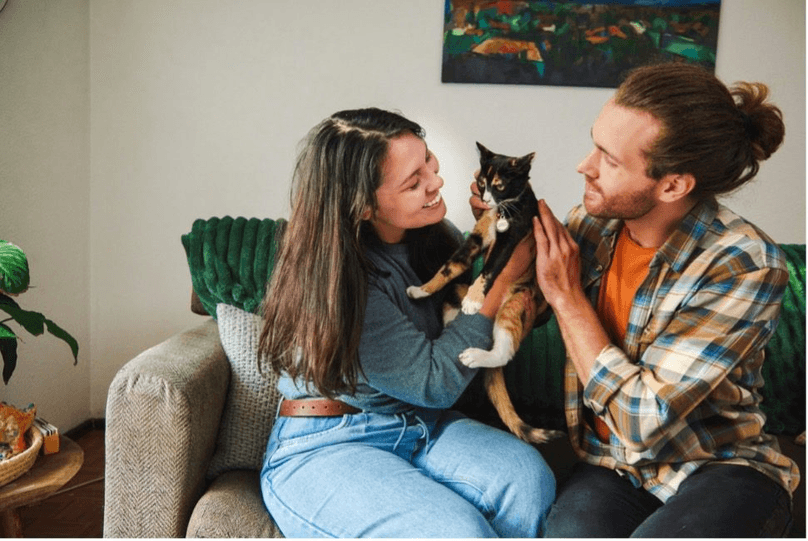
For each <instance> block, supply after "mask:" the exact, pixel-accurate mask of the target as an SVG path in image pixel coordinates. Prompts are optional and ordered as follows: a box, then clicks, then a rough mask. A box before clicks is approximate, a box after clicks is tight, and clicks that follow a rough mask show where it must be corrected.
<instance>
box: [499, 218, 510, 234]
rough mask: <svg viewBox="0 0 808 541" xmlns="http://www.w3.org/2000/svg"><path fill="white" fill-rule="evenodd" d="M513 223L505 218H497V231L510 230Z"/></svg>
mask: <svg viewBox="0 0 808 541" xmlns="http://www.w3.org/2000/svg"><path fill="white" fill-rule="evenodd" d="M510 226H511V224H510V223H509V222H508V220H506V219H505V218H500V219H498V220H497V231H499V232H500V233H504V232H505V231H507V230H508V228H509V227H510Z"/></svg>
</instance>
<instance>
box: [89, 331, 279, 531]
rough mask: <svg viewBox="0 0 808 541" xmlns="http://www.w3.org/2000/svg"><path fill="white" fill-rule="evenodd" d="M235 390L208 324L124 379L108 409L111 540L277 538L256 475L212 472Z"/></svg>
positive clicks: (149, 356) (145, 357)
mask: <svg viewBox="0 0 808 541" xmlns="http://www.w3.org/2000/svg"><path fill="white" fill-rule="evenodd" d="M231 384H232V381H231V367H230V364H229V362H228V358H227V356H226V355H225V352H224V350H223V349H222V344H221V343H220V338H219V331H218V330H217V325H216V322H215V321H213V320H212V319H208V320H207V321H205V322H204V323H202V324H201V325H199V326H197V327H194V328H192V329H189V330H187V331H185V332H182V333H180V334H177V335H175V336H173V337H171V338H169V339H168V340H166V341H165V342H163V343H161V344H159V345H157V346H155V347H153V348H151V349H149V350H147V351H144V352H143V353H141V354H140V355H138V356H137V357H136V358H134V359H132V360H131V361H130V362H129V363H127V364H126V365H125V366H124V367H123V368H122V369H121V370H120V372H119V373H118V374H117V376H116V377H115V379H114V381H113V383H112V385H111V386H110V391H109V395H108V400H107V426H106V485H105V494H104V536H105V537H183V536H188V537H280V532H279V531H278V529H277V527H276V526H275V524H274V522H273V521H272V519H271V518H270V516H269V514H268V513H267V511H266V509H265V508H264V504H263V501H262V499H261V493H260V489H259V483H258V471H256V469H254V468H253V469H249V468H247V469H243V468H235V469H228V470H227V471H222V472H221V473H220V474H218V475H216V473H217V472H215V471H213V469H212V468H211V466H213V468H216V463H215V462H216V460H215V459H216V458H217V456H219V453H220V451H221V444H219V445H217V437H218V436H219V435H220V432H221V430H220V428H221V425H222V421H223V420H224V416H225V411H224V410H225V403H226V398H227V397H228V387H229V386H230V385H231ZM272 392H273V393H274V392H276V391H275V390H274V386H273V388H272ZM274 401H275V404H277V398H275V400H274ZM269 407H270V408H271V407H272V405H271V404H270V405H269ZM267 424H269V423H267ZM265 431H266V430H264V431H263V432H265ZM259 437H260V435H259ZM258 447H259V448H258V449H257V451H258V453H259V457H260V453H261V452H262V451H263V450H262V448H261V446H260V445H259V446H258ZM253 451H256V449H254V450H253ZM259 460H260V458H259ZM219 468H221V467H219ZM245 468H246V466H245Z"/></svg>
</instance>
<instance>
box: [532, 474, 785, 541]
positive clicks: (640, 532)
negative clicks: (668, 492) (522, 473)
mask: <svg viewBox="0 0 808 541" xmlns="http://www.w3.org/2000/svg"><path fill="white" fill-rule="evenodd" d="M790 529H791V497H790V495H789V494H788V492H787V491H786V490H785V489H784V488H782V487H781V486H780V485H779V484H777V483H776V482H775V481H773V480H772V479H770V478H769V477H767V476H765V475H764V474H762V473H760V472H758V471H756V470H754V469H752V468H750V467H747V466H736V465H729V464H727V465H721V464H715V465H708V466H704V467H702V468H701V469H699V470H698V471H696V473H694V474H693V475H691V476H690V477H688V478H687V479H686V480H685V481H684V482H683V483H682V484H681V485H680V487H679V492H678V493H677V494H676V495H675V496H672V497H671V498H669V499H668V501H667V502H666V503H664V504H663V503H662V502H661V501H660V500H658V499H657V498H656V497H655V496H653V495H652V494H650V493H648V492H646V491H645V490H644V489H641V488H634V486H633V485H632V484H631V482H630V481H628V480H627V479H624V478H622V477H620V476H619V475H618V474H617V473H616V472H614V471H612V470H609V469H607V468H602V467H599V466H592V465H590V464H584V463H579V464H576V466H575V468H574V470H573V472H572V475H571V477H570V479H569V480H568V481H567V482H566V483H564V484H563V485H562V486H561V488H560V489H559V491H558V497H557V498H556V501H555V503H554V504H553V507H552V509H551V510H550V515H549V516H548V517H547V522H546V525H545V529H544V535H545V536H546V537H783V536H785V535H787V534H788V532H789V530H790Z"/></svg>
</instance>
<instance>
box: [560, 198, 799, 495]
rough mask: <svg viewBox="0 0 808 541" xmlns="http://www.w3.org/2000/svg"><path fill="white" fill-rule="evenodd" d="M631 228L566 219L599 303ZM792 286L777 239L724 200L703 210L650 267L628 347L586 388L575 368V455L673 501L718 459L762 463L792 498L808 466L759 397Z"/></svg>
mask: <svg viewBox="0 0 808 541" xmlns="http://www.w3.org/2000/svg"><path fill="white" fill-rule="evenodd" d="M621 227H622V222H621V221H619V220H599V219H595V218H593V217H591V216H588V215H587V214H586V211H585V210H584V209H583V208H582V207H580V206H579V207H576V208H574V209H573V210H572V211H571V212H570V214H569V215H568V216H567V228H568V229H569V231H570V233H571V234H572V236H573V238H574V239H575V240H576V242H577V243H578V245H579V247H580V254H581V278H582V280H583V285H584V288H585V290H586V292H587V295H588V296H589V299H590V302H592V303H593V306H594V305H595V304H596V303H597V299H598V291H599V288H600V284H601V279H602V277H603V275H604V274H605V272H606V270H607V269H608V266H609V262H610V259H611V255H612V253H613V250H614V245H615V243H616V241H617V235H618V233H619V231H620V229H621ZM787 282H788V270H787V267H786V264H785V260H784V257H783V255H782V253H781V252H780V249H779V248H778V247H777V245H776V244H775V243H774V242H773V241H772V240H771V239H769V237H767V236H766V235H765V234H764V233H762V232H761V231H760V230H758V229H757V228H755V227H754V226H753V225H751V224H750V223H748V222H746V221H744V220H743V219H742V218H740V217H739V216H737V215H736V214H734V213H733V212H732V211H730V210H729V209H727V208H726V207H724V206H722V205H719V204H718V203H716V202H715V201H711V202H704V203H699V204H698V205H696V207H695V208H694V209H693V210H692V211H691V212H690V213H689V214H688V216H687V217H686V218H685V219H684V220H683V222H682V223H681V224H680V226H679V228H678V230H677V231H676V232H675V233H674V234H673V235H672V236H671V237H670V238H669V239H668V241H667V242H666V243H665V244H664V245H663V246H662V247H660V249H659V250H658V251H657V253H656V255H655V256H654V258H653V260H652V261H651V266H650V270H649V273H648V276H647V277H646V279H645V281H644V282H643V283H642V284H641V285H640V287H639V289H638V291H637V294H636V296H635V298H634V304H633V306H632V308H631V312H630V315H629V323H628V329H627V331H626V338H625V342H624V343H623V344H622V345H621V346H620V347H618V346H616V345H609V346H607V347H606V348H604V349H603V350H602V351H601V352H600V354H599V355H598V357H597V359H596V362H595V366H594V368H593V369H592V371H591V373H590V376H589V381H587V382H586V384H585V385H583V384H581V383H580V381H579V379H578V376H577V373H576V371H575V368H574V367H573V366H572V362H571V361H569V359H568V360H567V363H566V368H565V371H566V373H565V382H564V388H565V411H566V417H567V424H568V427H569V432H570V439H571V441H572V446H573V448H574V449H575V451H576V453H577V454H578V455H579V456H580V457H581V458H582V459H583V460H585V461H587V462H589V463H591V464H596V465H600V466H604V467H607V468H611V469H615V470H617V471H618V472H619V473H620V474H621V475H623V476H624V477H627V478H628V479H630V480H631V482H632V483H633V484H634V485H635V486H638V487H639V486H642V487H643V488H645V489H646V490H647V491H649V492H650V493H652V494H654V495H655V496H656V497H658V498H659V499H660V500H662V501H663V502H664V501H666V500H667V499H668V498H669V497H670V496H672V495H674V494H675V493H676V491H677V490H678V487H679V485H680V484H681V483H682V481H683V480H684V479H685V478H686V477H687V476H688V475H690V474H692V473H693V472H694V471H696V470H697V469H698V468H699V467H700V466H702V465H704V464H706V463H708V462H721V463H725V464H741V465H745V466H750V467H753V468H755V469H756V470H758V471H760V472H762V473H764V474H766V475H768V476H769V477H771V478H772V479H774V480H775V481H777V482H778V483H780V484H781V485H782V486H784V487H785V488H786V489H787V490H789V491H790V492H793V491H794V489H795V488H796V486H797V484H798V483H799V478H800V475H799V470H798V469H797V466H796V464H794V463H793V462H792V461H791V460H790V459H789V458H788V457H786V456H785V455H783V454H782V453H780V448H779V445H778V443H777V440H776V439H775V438H774V437H773V436H771V435H768V434H766V433H765V432H764V431H763V424H764V423H765V416H764V414H763V413H762V412H761V410H760V408H759V404H760V401H761V397H760V394H759V393H758V389H759V388H760V387H761V386H762V385H763V379H762V377H761V365H762V363H763V357H764V352H763V348H764V346H765V345H766V343H767V342H768V341H769V338H770V337H771V336H772V333H773V332H774V329H775V327H776V325H777V321H778V318H779V314H780V301H781V298H782V296H783V292H784V290H785V287H786V284H787ZM584 406H587V407H589V408H591V409H592V410H593V411H594V412H595V414H597V415H599V416H600V417H601V419H603V420H604V421H605V422H606V424H607V425H608V426H609V428H610V429H611V431H612V435H611V438H610V442H609V443H608V444H604V443H602V442H601V441H600V440H599V439H598V437H597V435H596V434H595V432H594V431H593V430H592V428H591V427H590V426H589V424H588V423H587V422H586V421H585V417H584V410H583V407H584Z"/></svg>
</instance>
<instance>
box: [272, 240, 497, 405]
mask: <svg viewBox="0 0 808 541" xmlns="http://www.w3.org/2000/svg"><path fill="white" fill-rule="evenodd" d="M368 257H369V259H370V260H371V262H372V263H373V265H375V267H376V268H377V269H378V271H380V272H379V273H374V274H373V275H372V276H371V278H370V283H369V288H368V301H367V308H366V310H365V322H364V326H363V328H362V338H361V341H360V344H359V359H360V362H361V365H362V370H363V372H364V378H362V379H361V380H360V384H359V386H358V388H357V392H356V394H354V395H342V396H339V399H340V400H343V401H344V402H346V403H349V404H351V405H353V406H355V407H358V408H361V409H363V410H367V411H374V412H378V413H402V412H405V411H408V410H411V409H412V408H413V406H416V407H422V408H434V409H445V408H448V407H450V406H452V404H454V403H455V401H456V400H457V399H458V398H459V397H460V395H461V393H462V392H463V391H464V390H465V388H466V386H467V385H468V384H469V382H470V381H471V379H472V378H473V377H474V375H475V373H476V369H469V368H466V367H465V366H463V365H462V364H461V363H460V361H459V360H458V356H459V355H460V353H461V352H462V351H463V350H465V349H466V348H468V347H478V348H483V349H489V348H490V347H491V344H492V339H491V333H492V330H493V323H492V321H491V320H490V319H488V318H487V317H485V316H483V315H481V314H474V315H467V314H463V313H460V314H459V315H458V316H457V318H456V319H455V320H454V321H452V322H451V323H450V324H449V325H447V326H446V328H444V327H443V323H442V321H441V317H442V316H441V298H442V296H441V295H435V296H433V297H428V298H425V299H419V300H413V299H410V298H409V297H407V293H406V289H407V287H408V286H410V285H420V284H421V280H419V279H418V277H417V276H416V274H415V272H414V271H413V269H412V267H411V266H410V263H409V257H408V253H407V247H406V245H404V244H386V245H381V246H374V247H372V248H370V249H369V252H368ZM297 383H298V384H297V385H296V384H295V382H294V381H293V380H292V379H291V378H289V377H288V376H283V377H281V379H280V381H279V383H278V388H279V390H280V391H281V393H282V394H283V395H284V396H285V397H286V398H290V399H292V398H305V397H313V396H317V392H316V391H315V390H313V389H311V388H310V389H306V387H305V385H303V384H302V383H301V382H300V381H298V382H297Z"/></svg>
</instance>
